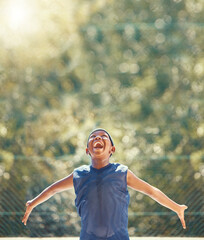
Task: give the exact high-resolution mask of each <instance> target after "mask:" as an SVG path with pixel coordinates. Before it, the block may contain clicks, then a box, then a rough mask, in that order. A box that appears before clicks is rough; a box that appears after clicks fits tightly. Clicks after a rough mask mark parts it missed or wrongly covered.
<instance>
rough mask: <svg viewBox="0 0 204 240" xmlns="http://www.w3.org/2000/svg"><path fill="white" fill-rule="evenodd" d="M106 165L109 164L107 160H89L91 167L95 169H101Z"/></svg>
mask: <svg viewBox="0 0 204 240" xmlns="http://www.w3.org/2000/svg"><path fill="white" fill-rule="evenodd" d="M108 164H109V158H107V159H103V160H101V159H100V160H99V159H94V158H92V159H91V165H92V167H94V168H97V169H100V168H103V167H105V166H107V165H108Z"/></svg>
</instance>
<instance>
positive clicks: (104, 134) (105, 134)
mask: <svg viewBox="0 0 204 240" xmlns="http://www.w3.org/2000/svg"><path fill="white" fill-rule="evenodd" d="M93 136H96V135H95V134H91V136H90V137H93ZM101 136H106V137H109V136H108V134H107V133H103V134H101ZM90 137H89V138H90Z"/></svg>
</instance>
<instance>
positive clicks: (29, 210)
mask: <svg viewBox="0 0 204 240" xmlns="http://www.w3.org/2000/svg"><path fill="white" fill-rule="evenodd" d="M26 207H27V208H26V212H25V215H24V217H23V219H22V223H24V225H26V223H27V220H28V217H29V215H30V214H31V212H32V210H33V206H32V200H30V201H27V203H26Z"/></svg>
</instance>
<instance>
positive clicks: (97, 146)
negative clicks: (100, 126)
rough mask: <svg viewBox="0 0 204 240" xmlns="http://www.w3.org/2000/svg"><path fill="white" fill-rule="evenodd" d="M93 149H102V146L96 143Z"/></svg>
mask: <svg viewBox="0 0 204 240" xmlns="http://www.w3.org/2000/svg"><path fill="white" fill-rule="evenodd" d="M94 147H95V148H102V147H103V146H102V145H101V144H100V143H96V145H95V146H94Z"/></svg>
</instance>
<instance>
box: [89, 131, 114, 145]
mask: <svg viewBox="0 0 204 240" xmlns="http://www.w3.org/2000/svg"><path fill="white" fill-rule="evenodd" d="M97 131H104V132H105V133H107V134H108V136H109V139H110V141H111V144H112V146H114V143H113V139H112V138H111V135H110V134H109V133H108V132H107V131H106V130H105V129H103V128H97V129H94V130H93V131H92V132H91V133H90V134H89V137H88V140H87V147H88V142H89V138H90V136H91V134H92V133H94V132H97Z"/></svg>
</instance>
